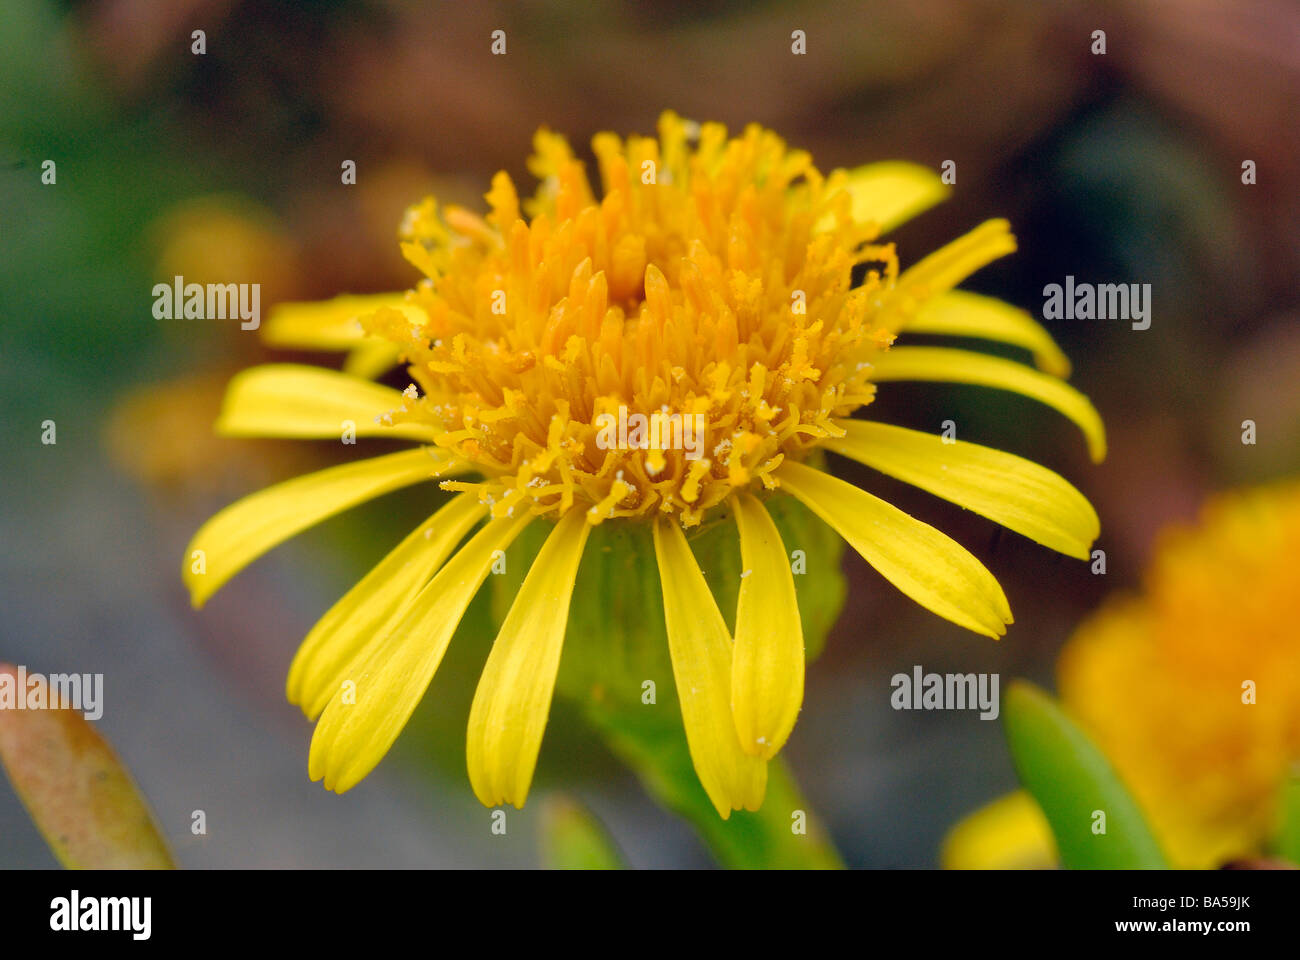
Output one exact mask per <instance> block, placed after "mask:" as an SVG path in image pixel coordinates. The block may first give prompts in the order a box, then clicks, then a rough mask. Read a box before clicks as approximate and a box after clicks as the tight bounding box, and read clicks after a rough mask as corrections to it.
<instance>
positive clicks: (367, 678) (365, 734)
mask: <svg viewBox="0 0 1300 960" xmlns="http://www.w3.org/2000/svg"><path fill="white" fill-rule="evenodd" d="M532 519H533V517H532V515H531V514H525V515H523V516H520V517H501V518H499V519H496V520H491V521H489V522H488V524H487V525H486V526H485V527H483V529H482V530H480V531H479V532H478V533H476V534H475V535H474V536H473V537H471V538H470V540H469V542H467V543H466V544H465V546H463V547H461V549H460V550H459V551H458V552H457V553H456V555H455V556H454V557H452V558H451V559H450V560H448V561H447V563H446V565H445V566H443V568H442V569H441V570H439V571H438V573H437V575H436V576H435V577H434V578H433V579H432V580H430V581H429V583H428V584H427V585H426V586H425V587H424V589H423V590H421V591H420V593H419V595H417V596H416V598H415V600H414V601H413V602H412V603H411V605H410V607H409V608H408V609H407V611H406V613H405V614H404V615H403V616H402V618H401V619H400V620H399V621H398V622H397V623H396V624H394V625H393V626H392V628H391V629H390V630H389V632H388V634H387V635H386V636H385V637H384V639H383V641H382V642H381V643H378V644H376V645H375V646H374V647H373V648H372V649H371V650H370V652H369V655H368V656H367V657H365V658H364V660H355V661H354V662H353V665H354V667H355V670H354V671H353V676H351V677H348V678H345V681H344V684H343V687H342V688H341V689H340V690H338V691H336V692H335V693H334V696H333V697H332V698H331V700H330V702H329V706H327V707H326V708H325V712H324V713H323V714H321V718H320V721H319V722H318V723H317V724H316V733H315V734H314V735H313V736H312V740H311V754H310V758H309V760H308V773H309V774H310V776H311V778H312V779H313V780H321V779H324V781H325V788H326V789H327V790H334V791H336V792H338V793H343V792H344V791H347V790H350V789H352V788H353V787H354V786H356V785H357V783H358V782H360V780H361V779H362V778H363V777H365V776H366V774H368V773H369V772H370V771H371V770H373V769H374V768H375V766H376V765H377V764H378V763H379V761H380V760H382V759H383V758H384V755H385V754H386V753H387V752H388V749H389V748H390V747H391V746H392V745H393V741H394V740H396V739H397V735H398V734H399V733H401V731H402V728H403V727H404V726H406V721H407V720H409V719H410V717H411V714H412V713H414V712H415V708H416V707H417V706H418V705H419V703H420V699H421V698H422V697H423V696H424V692H425V690H427V689H428V687H429V682H430V681H431V680H432V679H433V675H434V673H435V672H436V671H437V669H438V665H439V664H440V663H441V662H442V657H443V654H445V653H446V652H447V645H448V643H450V642H451V637H452V634H454V633H455V632H456V627H457V626H459V625H460V621H461V618H462V617H463V616H464V615H465V610H466V609H467V608H468V607H469V604H470V601H471V600H473V599H474V594H476V593H477V592H478V589H479V587H480V586H482V585H483V581H484V580H485V579H487V575H488V572H489V571H490V570H491V568H492V563H493V560H494V559H495V556H496V552H497V551H498V550H500V551H504V550H505V549H506V548H507V547H509V546H510V543H511V542H512V541H513V540H514V539H515V537H517V536H518V535H519V534H520V532H521V531H522V530H523V529H524V527H526V526H527V525H528V523H529V522H530V521H531V520H532ZM347 680H351V684H348V683H347Z"/></svg>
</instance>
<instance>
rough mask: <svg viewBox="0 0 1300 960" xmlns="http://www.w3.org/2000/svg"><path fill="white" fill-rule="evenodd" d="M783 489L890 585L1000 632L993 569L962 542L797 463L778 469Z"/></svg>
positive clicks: (1000, 603)
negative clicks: (828, 525)
mask: <svg viewBox="0 0 1300 960" xmlns="http://www.w3.org/2000/svg"><path fill="white" fill-rule="evenodd" d="M776 477H777V479H778V480H780V481H781V488H782V489H783V490H787V491H789V492H790V493H792V494H793V495H794V496H796V497H798V498H799V499H800V500H801V501H803V503H804V505H805V506H807V507H808V508H809V509H810V510H812V512H813V513H815V514H817V515H818V516H819V517H821V518H822V519H823V520H825V521H826V522H827V523H828V524H830V525H831V526H832V527H834V528H835V529H836V530H837V531H838V532H839V534H840V536H842V537H843V538H844V539H845V540H847V541H848V543H849V545H850V546H852V547H853V549H854V550H856V551H858V553H860V554H861V555H862V558H863V559H864V560H866V561H867V563H869V564H871V565H872V566H873V567H875V568H876V569H877V570H879V571H880V573H881V575H883V576H884V577H885V579H886V580H888V581H889V582H890V583H892V584H893V585H894V586H896V587H897V588H898V589H899V590H901V591H902V592H903V593H905V594H907V596H909V597H911V598H912V599H913V600H915V601H916V602H917V603H919V604H920V605H921V606H923V607H925V608H926V609H927V610H931V611H933V612H934V613H937V614H938V615H939V616H941V617H944V618H945V619H948V620H951V621H952V622H953V623H955V624H957V625H959V626H962V627H965V628H966V629H968V630H973V631H975V632H976V633H982V634H984V635H985V636H988V637H994V638H996V637H1000V636H1002V635H1003V634H1004V633H1006V624H1008V623H1010V622H1011V608H1010V606H1008V604H1007V598H1006V595H1005V594H1003V592H1002V588H1001V587H1000V586H998V582H997V580H995V579H994V578H993V574H991V573H989V572H988V570H987V569H985V567H984V565H983V564H982V563H980V562H979V561H978V560H976V559H975V558H974V557H973V556H971V555H970V553H968V552H967V551H966V549H965V548H964V547H962V546H961V544H959V543H957V542H956V541H955V540H952V539H951V538H949V537H948V536H946V535H945V534H943V533H940V532H939V531H938V530H936V529H935V528H934V527H932V526H930V525H929V524H926V523H922V522H921V521H920V520H917V519H916V518H915V517H911V516H909V515H908V514H906V513H904V512H903V511H902V510H899V509H898V508H897V507H895V506H894V505H893V504H890V503H886V502H885V501H884V500H881V499H880V498H879V497H875V496H872V495H871V494H869V493H867V492H866V491H865V490H859V489H858V488H857V487H855V486H853V484H851V483H846V482H845V481H843V480H840V479H839V478H837V477H832V476H831V475H830V474H828V473H824V472H822V471H821V470H816V469H813V468H812V467H808V466H805V465H804V464H802V463H797V462H794V461H787V462H786V463H784V464H782V465H781V467H780V468H779V469H778V470H777V471H776Z"/></svg>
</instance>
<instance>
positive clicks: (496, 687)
mask: <svg viewBox="0 0 1300 960" xmlns="http://www.w3.org/2000/svg"><path fill="white" fill-rule="evenodd" d="M590 531H591V525H590V524H588V523H587V519H586V515H585V514H584V512H583V511H582V510H570V511H569V513H567V514H566V515H565V516H564V518H563V519H561V520H560V521H559V523H557V524H556V525H555V529H553V530H552V531H551V533H550V535H549V536H548V537H547V538H546V542H545V543H544V544H543V545H542V549H541V550H540V551H539V552H538V554H537V559H536V560H534V561H533V565H532V567H531V568H529V571H528V576H527V577H525V578H524V585H523V586H522V587H520V589H519V593H518V594H517V595H516V596H515V600H514V603H513V604H511V607H510V613H509V614H508V615H507V616H506V620H505V623H503V624H502V625H501V631H500V632H499V633H498V634H497V638H496V642H495V643H494V644H493V645H492V652H491V654H489V655H488V660H487V664H486V665H485V666H484V668H483V675H482V677H481V678H480V679H479V682H478V689H477V690H476V691H475V693H474V705H473V706H472V707H471V708H470V713H469V737H468V741H467V747H466V760H467V762H468V765H469V779H470V783H471V784H472V785H473V787H474V793H475V795H477V796H478V798H479V800H481V801H482V802H483V805H484V806H486V807H495V806H498V805H500V804H502V803H513V804H514V805H515V806H516V807H522V806H523V805H524V801H525V800H527V799H528V788H529V786H530V785H531V784H532V781H533V770H534V769H535V768H536V766H537V752H538V750H540V749H541V746H542V734H543V733H544V732H545V730H546V718H547V715H548V714H549V713H550V710H551V695H552V693H554V691H555V675H556V672H557V671H558V670H559V667H560V650H561V648H562V646H563V644H564V631H565V628H566V627H567V626H568V622H569V599H570V597H571V596H572V594H573V584H574V581H575V579H576V578H577V576H578V563H579V561H580V560H581V559H582V550H583V547H585V546H586V544H587V534H588V533H589V532H590Z"/></svg>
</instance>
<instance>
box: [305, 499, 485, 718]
mask: <svg viewBox="0 0 1300 960" xmlns="http://www.w3.org/2000/svg"><path fill="white" fill-rule="evenodd" d="M485 513H487V506H486V505H484V504H482V503H479V501H478V497H477V496H476V495H475V494H473V493H462V494H458V495H457V496H455V497H453V498H452V499H451V500H450V501H448V502H447V503H446V504H445V505H444V506H443V507H442V508H441V509H440V510H438V511H437V512H436V513H434V515H433V516H431V517H430V518H429V519H428V520H426V521H425V522H424V523H422V524H420V526H418V527H416V528H415V531H414V532H413V533H412V534H411V535H410V536H409V537H407V538H406V539H405V540H403V541H402V542H401V543H400V544H399V545H398V546H397V547H396V548H394V549H393V551H392V552H391V553H389V554H388V556H386V557H384V559H383V560H381V561H379V563H378V564H377V565H376V566H375V567H374V568H373V569H372V570H371V571H370V572H369V573H367V574H366V575H365V577H363V578H362V580H361V581H360V582H359V583H358V584H357V585H356V586H354V587H353V588H352V589H351V590H349V591H348V592H347V593H346V594H345V595H344V596H343V598H342V599H341V600H339V601H338V603H336V604H334V606H333V607H331V608H330V610H329V612H328V613H327V614H325V616H323V617H321V618H320V620H319V621H318V622H317V623H316V625H315V626H314V627H312V628H311V632H310V633H308V634H307V639H305V640H304V641H303V642H302V646H301V647H299V648H298V653H297V655H296V656H295V657H294V658H293V665H292V666H290V668H289V678H288V681H287V682H286V684H285V690H286V692H287V693H288V696H289V702H290V703H296V704H298V705H299V706H301V707H302V708H303V712H304V713H306V714H307V716H308V718H310V719H312V720H315V719H316V718H317V717H318V716H320V712H321V711H322V710H324V709H325V705H326V704H327V703H329V700H330V697H332V696H333V695H334V692H335V691H336V690H338V689H339V683H340V682H341V677H342V676H343V675H344V674H345V672H346V671H347V669H348V667H349V665H350V664H351V662H352V660H353V659H355V658H356V657H358V656H364V655H365V653H366V651H367V649H368V647H369V646H370V644H371V643H372V642H378V641H380V640H382V639H383V637H384V636H385V634H386V632H387V627H388V626H390V625H391V624H392V622H393V621H394V620H395V619H396V618H397V617H399V616H400V615H401V614H402V613H403V612H404V611H405V609H406V607H407V605H408V604H409V603H410V602H411V600H413V599H414V598H415V595H416V594H417V593H418V592H419V591H420V588H421V587H423V586H424V585H425V583H427V582H428V580H429V578H430V577H431V576H433V574H434V572H435V571H437V569H438V568H439V567H441V566H442V564H443V562H444V561H445V560H446V559H447V557H449V556H450V555H451V552H452V550H454V549H455V548H456V545H457V544H458V543H460V541H461V540H462V539H463V538H464V536H465V534H467V533H469V531H470V528H471V527H473V526H474V524H475V523H477V522H478V521H479V520H480V519H481V518H482V517H483V515H484V514H485Z"/></svg>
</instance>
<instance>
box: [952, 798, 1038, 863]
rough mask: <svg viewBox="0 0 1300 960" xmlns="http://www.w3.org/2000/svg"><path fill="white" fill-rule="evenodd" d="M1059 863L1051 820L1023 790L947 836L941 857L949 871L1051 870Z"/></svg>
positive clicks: (979, 812)
mask: <svg viewBox="0 0 1300 960" xmlns="http://www.w3.org/2000/svg"><path fill="white" fill-rule="evenodd" d="M1057 862H1058V857H1057V853H1056V838H1055V837H1053V836H1052V828H1051V826H1050V825H1049V824H1048V822H1047V817H1045V816H1044V815H1043V811H1042V809H1041V808H1040V807H1039V806H1038V804H1037V803H1035V802H1034V798H1033V797H1031V796H1030V795H1029V794H1028V793H1026V792H1025V791H1023V790H1017V791H1016V792H1015V793H1009V794H1007V795H1006V796H1005V797H1000V798H998V799H997V800H994V801H993V802H992V803H990V804H988V805H987V806H985V807H981V808H980V809H979V810H976V811H975V812H974V813H972V814H970V815H969V816H968V817H966V818H964V819H963V820H961V821H960V822H959V823H958V824H957V825H956V826H954V827H953V828H952V829H951V830H950V831H948V835H947V836H946V837H944V840H943V849H942V852H941V853H940V854H939V864H940V866H942V867H943V869H945V870H1050V869H1052V868H1054V867H1055V866H1056V865H1057Z"/></svg>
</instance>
